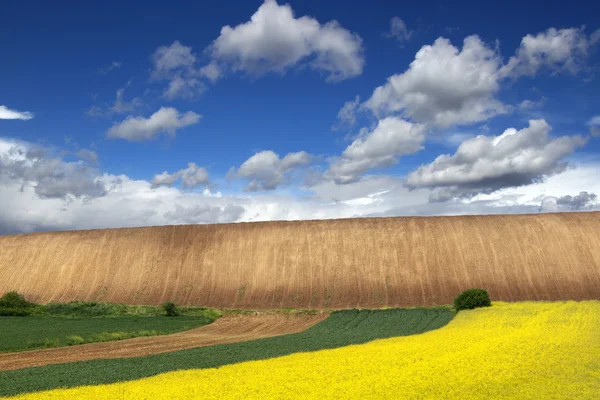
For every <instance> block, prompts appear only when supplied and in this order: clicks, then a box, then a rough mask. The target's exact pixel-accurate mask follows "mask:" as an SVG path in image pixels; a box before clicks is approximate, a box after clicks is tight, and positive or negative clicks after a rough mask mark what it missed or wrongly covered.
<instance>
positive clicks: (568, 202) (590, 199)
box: [540, 191, 600, 212]
mask: <svg viewBox="0 0 600 400" xmlns="http://www.w3.org/2000/svg"><path fill="white" fill-rule="evenodd" d="M599 206H600V202H598V196H597V195H596V194H595V193H588V192H586V191H583V192H580V193H579V194H577V195H575V196H571V195H565V196H561V197H556V196H546V197H544V198H543V199H542V203H541V205H540V212H561V211H586V210H595V209H597V208H598V207H599Z"/></svg>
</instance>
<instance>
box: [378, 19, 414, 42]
mask: <svg viewBox="0 0 600 400" xmlns="http://www.w3.org/2000/svg"><path fill="white" fill-rule="evenodd" d="M413 33H414V32H413V31H411V30H409V29H408V28H407V27H406V24H405V23H404V21H403V20H402V18H400V17H392V19H391V20H390V30H389V31H388V32H386V33H385V34H384V36H386V37H388V38H393V39H396V40H397V41H398V42H400V44H404V43H405V42H408V41H409V40H410V38H411V37H412V35H413Z"/></svg>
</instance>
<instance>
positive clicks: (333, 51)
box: [211, 0, 364, 81]
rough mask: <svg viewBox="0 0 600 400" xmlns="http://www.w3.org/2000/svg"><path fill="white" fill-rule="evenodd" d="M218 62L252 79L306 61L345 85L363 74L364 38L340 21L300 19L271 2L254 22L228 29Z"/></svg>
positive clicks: (218, 44) (216, 46)
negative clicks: (344, 26)
mask: <svg viewBox="0 0 600 400" xmlns="http://www.w3.org/2000/svg"><path fill="white" fill-rule="evenodd" d="M211 52H212V57H213V59H214V60H216V61H218V62H221V63H225V64H228V65H230V66H231V68H233V70H235V71H244V72H246V73H248V74H252V75H260V74H263V73H266V72H279V73H283V72H285V71H286V70H287V69H289V68H291V67H292V66H295V65H298V64H300V63H301V62H307V63H308V65H310V66H311V67H312V68H314V69H315V70H318V71H323V72H325V73H327V74H328V75H327V81H340V80H343V79H347V78H351V77H354V76H357V75H360V74H361V73H362V69H363V66H364V57H363V48H362V39H361V38H360V37H359V36H358V35H357V34H353V33H351V32H350V31H348V30H346V29H344V28H342V27H341V26H340V24H339V23H338V22H337V21H330V22H328V23H326V24H324V25H321V24H320V23H319V22H318V21H317V20H316V19H314V18H312V17H308V16H304V17H300V18H295V17H294V13H293V11H292V8H291V6H290V5H289V4H285V5H278V4H277V2H276V1H275V0H266V1H265V2H264V3H263V4H262V5H261V6H260V7H259V8H258V10H257V11H256V13H254V15H252V17H251V18H250V21H248V22H246V23H243V24H240V25H237V26H235V27H231V26H229V25H227V26H224V27H223V28H222V29H221V34H220V36H219V37H218V38H217V39H216V40H215V41H214V42H213V44H212V46H211Z"/></svg>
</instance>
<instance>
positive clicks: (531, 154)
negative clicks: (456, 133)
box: [407, 120, 585, 201]
mask: <svg viewBox="0 0 600 400" xmlns="http://www.w3.org/2000/svg"><path fill="white" fill-rule="evenodd" d="M550 130H551V127H550V125H548V123H547V122H546V121H544V120H531V121H529V126H528V127H527V128H523V129H521V130H516V129H514V128H509V129H507V130H505V131H504V132H503V133H502V134H501V135H498V136H483V135H480V136H477V137H475V138H473V139H469V140H466V141H465V142H463V143H462V144H461V145H460V146H459V147H458V149H457V150H456V153H455V154H454V155H449V154H443V155H440V156H438V157H437V158H436V159H435V161H433V162H432V163H431V164H427V165H422V166H421V167H419V168H417V169H416V170H415V171H413V172H411V173H410V174H409V175H408V177H407V186H408V187H409V188H431V189H433V188H439V189H440V191H439V192H436V193H435V194H434V195H432V198H431V200H432V201H445V200H448V199H449V198H452V197H456V196H457V197H461V196H467V197H468V196H473V195H476V194H478V193H490V192H494V191H496V190H499V189H502V188H505V187H517V186H522V185H528V184H531V183H534V182H537V181H540V180H543V179H544V178H545V177H547V176H550V175H554V174H556V173H559V172H561V171H563V170H564V169H565V167H566V165H567V164H566V162H564V161H563V159H564V157H566V156H567V155H570V154H571V153H572V152H573V151H574V150H575V149H576V148H577V147H579V146H583V145H584V144H585V139H583V138H582V137H581V136H562V137H559V138H555V139H552V138H550V137H549V135H548V134H549V132H550Z"/></svg>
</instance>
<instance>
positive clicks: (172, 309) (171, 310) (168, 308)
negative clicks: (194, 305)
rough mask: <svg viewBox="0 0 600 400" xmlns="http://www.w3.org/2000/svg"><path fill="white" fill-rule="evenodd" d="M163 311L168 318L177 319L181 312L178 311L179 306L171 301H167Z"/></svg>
mask: <svg viewBox="0 0 600 400" xmlns="http://www.w3.org/2000/svg"><path fill="white" fill-rule="evenodd" d="M162 308H163V310H165V313H166V314H167V317H176V316H178V315H179V310H177V306H176V305H175V303H173V302H171V301H167V302H166V303H164V304H163V305H162Z"/></svg>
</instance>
